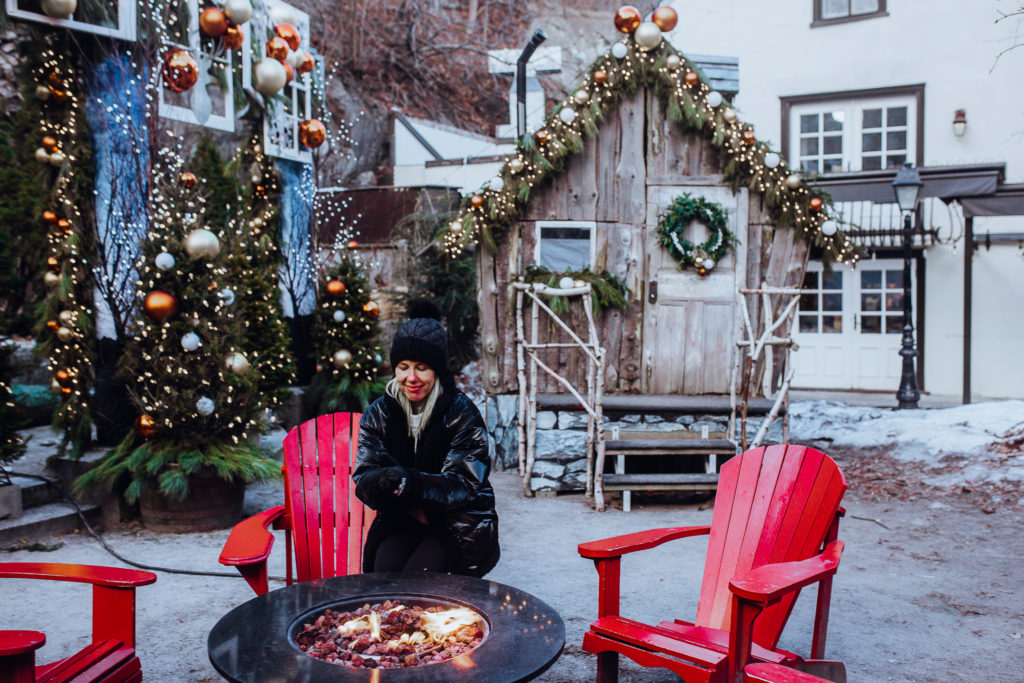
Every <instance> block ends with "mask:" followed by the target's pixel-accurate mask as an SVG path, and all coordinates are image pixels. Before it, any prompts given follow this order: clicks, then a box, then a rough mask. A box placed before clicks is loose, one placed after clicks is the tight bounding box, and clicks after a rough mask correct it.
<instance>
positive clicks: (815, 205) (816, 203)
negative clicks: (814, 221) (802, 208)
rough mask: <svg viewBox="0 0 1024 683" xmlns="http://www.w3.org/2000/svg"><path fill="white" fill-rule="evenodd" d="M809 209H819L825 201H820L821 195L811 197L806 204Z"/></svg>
mask: <svg viewBox="0 0 1024 683" xmlns="http://www.w3.org/2000/svg"><path fill="white" fill-rule="evenodd" d="M807 206H808V207H809V208H810V209H811V211H821V209H822V207H824V206H825V203H824V202H823V201H821V197H811V201H810V202H809V203H808V204H807Z"/></svg>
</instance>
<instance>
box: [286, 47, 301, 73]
mask: <svg viewBox="0 0 1024 683" xmlns="http://www.w3.org/2000/svg"><path fill="white" fill-rule="evenodd" d="M305 60H306V52H305V50H288V56H287V57H285V59H284V61H286V62H288V63H289V64H291V65H292V68H293V69H298V68H299V66H301V65H302V62H304V61H305Z"/></svg>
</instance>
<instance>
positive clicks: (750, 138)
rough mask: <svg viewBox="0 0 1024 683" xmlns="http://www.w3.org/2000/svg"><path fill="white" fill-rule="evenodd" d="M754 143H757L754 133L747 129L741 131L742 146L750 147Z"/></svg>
mask: <svg viewBox="0 0 1024 683" xmlns="http://www.w3.org/2000/svg"><path fill="white" fill-rule="evenodd" d="M755 142H757V137H756V136H755V135H754V131H752V130H750V129H749V128H747V129H746V130H745V131H743V144H744V145H752V144H754V143H755Z"/></svg>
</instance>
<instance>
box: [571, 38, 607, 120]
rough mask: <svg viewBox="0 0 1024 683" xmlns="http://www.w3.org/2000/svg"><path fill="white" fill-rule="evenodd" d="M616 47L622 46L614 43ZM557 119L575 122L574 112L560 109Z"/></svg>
mask: <svg viewBox="0 0 1024 683" xmlns="http://www.w3.org/2000/svg"><path fill="white" fill-rule="evenodd" d="M615 44H616V45H622V43H615ZM558 118H560V119H562V122H563V123H572V122H573V121H575V120H576V112H575V111H574V110H572V109H570V108H569V107H562V108H561V109H560V110H559V111H558Z"/></svg>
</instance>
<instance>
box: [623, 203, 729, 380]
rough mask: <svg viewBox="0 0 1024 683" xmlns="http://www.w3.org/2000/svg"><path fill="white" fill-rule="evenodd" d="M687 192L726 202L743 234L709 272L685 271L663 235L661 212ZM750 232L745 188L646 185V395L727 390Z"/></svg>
mask: <svg viewBox="0 0 1024 683" xmlns="http://www.w3.org/2000/svg"><path fill="white" fill-rule="evenodd" d="M684 192H688V193H689V194H691V195H693V196H699V197H703V198H704V199H706V200H708V201H711V202H715V203H716V204H719V205H721V206H722V207H723V208H724V209H725V210H726V211H727V213H728V226H729V230H731V231H732V232H733V234H735V235H736V236H737V238H738V239H739V240H740V243H739V245H738V246H737V247H736V249H735V250H733V252H732V253H731V254H729V255H728V256H727V257H726V258H724V259H722V262H721V263H719V264H717V265H716V266H715V268H713V269H712V270H711V272H709V273H708V274H707V275H706V276H705V277H701V276H699V275H697V273H696V271H695V270H694V269H693V268H689V269H687V270H680V269H679V264H678V263H677V262H676V260H675V259H674V258H673V257H672V255H671V254H670V253H669V251H668V250H667V249H666V248H665V247H663V246H661V244H660V243H659V241H658V215H659V214H660V213H661V212H662V211H664V210H665V208H666V207H667V206H668V205H669V204H671V203H672V200H673V199H675V198H676V197H678V196H679V195H681V194H683V193H684ZM697 230H699V228H697ZM746 233H747V191H746V190H745V189H744V190H742V191H740V192H739V193H738V194H733V193H732V190H730V189H729V188H726V187H719V186H678V185H673V186H652V187H648V188H647V218H646V224H645V237H644V258H645V273H646V277H645V280H644V281H645V293H644V325H643V381H642V386H643V391H644V393H648V394H722V393H728V391H729V379H730V374H731V372H732V361H733V354H734V353H735V342H736V330H737V317H736V313H737V310H736V296H737V290H738V288H739V287H740V285H741V283H743V278H744V275H743V274H744V273H745V271H746V248H745V246H744V241H745V240H746ZM688 237H689V235H688ZM690 241H693V239H691V240H690ZM700 241H703V239H701V240H700ZM744 284H745V283H744Z"/></svg>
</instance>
